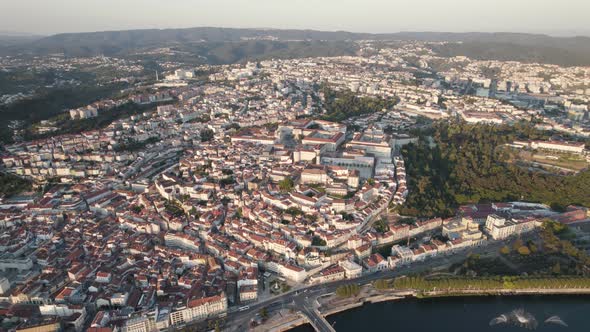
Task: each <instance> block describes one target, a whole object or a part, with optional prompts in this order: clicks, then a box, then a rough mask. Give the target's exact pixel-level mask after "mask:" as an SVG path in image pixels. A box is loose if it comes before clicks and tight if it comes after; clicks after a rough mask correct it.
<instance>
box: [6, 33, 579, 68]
mask: <svg viewBox="0 0 590 332" xmlns="http://www.w3.org/2000/svg"><path fill="white" fill-rule="evenodd" d="M366 39H373V40H383V41H384V40H420V41H446V42H450V44H447V45H444V46H441V47H436V48H435V51H437V52H439V54H440V55H442V56H455V55H466V56H469V57H472V58H476V59H498V60H518V61H524V62H541V63H550V64H558V65H564V66H578V65H579V66H584V65H590V37H552V36H548V35H542V34H523V33H479V32H470V33H449V32H398V33H390V34H370V33H353V32H346V31H317V30H277V29H234V28H213V27H199V28H188V29H163V30H158V29H151V30H124V31H104V32H90V33H65V34H57V35H53V36H48V37H42V38H38V37H31V36H27V37H22V38H17V37H15V36H12V37H10V39H7V40H8V42H3V38H2V37H0V54H30V55H45V54H52V53H64V54H65V55H66V56H94V55H101V54H103V55H107V56H128V55H131V54H133V53H137V52H141V51H144V50H147V49H153V48H160V47H172V48H178V50H181V51H184V52H187V51H188V52H191V53H192V54H193V55H196V56H204V57H206V58H207V59H208V62H209V63H213V64H217V63H227V62H234V61H243V60H248V59H251V58H252V57H254V58H258V57H269V56H276V57H297V56H325V55H346V54H354V52H355V48H354V46H353V45H354V44H353V43H352V42H353V41H355V40H366ZM17 40H18V41H17ZM253 40H254V41H253ZM302 50H303V51H302Z"/></svg>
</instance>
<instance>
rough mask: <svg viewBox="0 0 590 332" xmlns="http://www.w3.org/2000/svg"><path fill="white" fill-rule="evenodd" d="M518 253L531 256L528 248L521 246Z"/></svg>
mask: <svg viewBox="0 0 590 332" xmlns="http://www.w3.org/2000/svg"><path fill="white" fill-rule="evenodd" d="M517 250H518V253H519V254H521V255H523V256H527V255H530V254H531V250H530V249H529V248H528V247H527V246H520V247H519V248H518V249H517Z"/></svg>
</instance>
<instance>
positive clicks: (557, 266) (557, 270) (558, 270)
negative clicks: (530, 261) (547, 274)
mask: <svg viewBox="0 0 590 332" xmlns="http://www.w3.org/2000/svg"><path fill="white" fill-rule="evenodd" d="M551 273H553V274H555V275H559V274H560V273H561V265H560V264H559V262H557V263H555V264H554V265H553V267H552V268H551Z"/></svg>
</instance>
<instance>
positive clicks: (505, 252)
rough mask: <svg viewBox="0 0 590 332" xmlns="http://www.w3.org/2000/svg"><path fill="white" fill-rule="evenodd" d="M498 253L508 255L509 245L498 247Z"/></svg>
mask: <svg viewBox="0 0 590 332" xmlns="http://www.w3.org/2000/svg"><path fill="white" fill-rule="evenodd" d="M500 253H501V254H502V255H508V254H509V253H510V247H508V246H503V247H502V248H500Z"/></svg>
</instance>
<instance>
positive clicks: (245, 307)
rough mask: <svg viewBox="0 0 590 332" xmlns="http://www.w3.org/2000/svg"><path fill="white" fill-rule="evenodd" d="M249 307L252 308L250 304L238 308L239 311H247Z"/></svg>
mask: <svg viewBox="0 0 590 332" xmlns="http://www.w3.org/2000/svg"><path fill="white" fill-rule="evenodd" d="M248 309H250V306H247V305H245V306H243V307H240V308H238V311H246V310H248Z"/></svg>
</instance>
